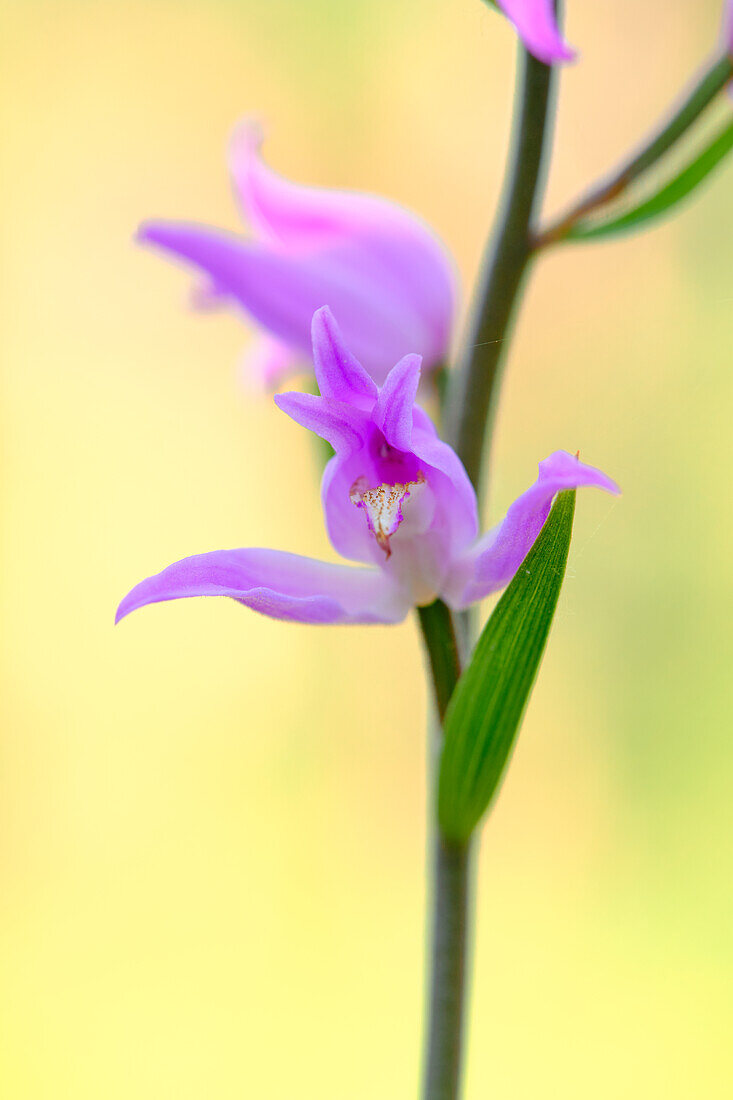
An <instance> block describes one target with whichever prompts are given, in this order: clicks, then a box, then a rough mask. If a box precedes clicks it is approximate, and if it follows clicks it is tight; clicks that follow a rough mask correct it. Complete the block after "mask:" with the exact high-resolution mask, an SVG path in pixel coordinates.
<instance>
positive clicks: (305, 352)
mask: <svg viewBox="0 0 733 1100" xmlns="http://www.w3.org/2000/svg"><path fill="white" fill-rule="evenodd" d="M138 239H139V240H140V241H141V242H142V243H144V244H150V245H153V246H155V247H157V248H159V249H162V250H163V251H164V252H167V253H169V254H170V255H173V256H176V257H178V258H179V259H182V260H184V261H186V262H187V263H190V264H193V265H194V266H195V267H196V268H198V269H199V271H202V272H204V273H205V274H206V275H207V276H208V277H209V279H210V281H211V285H212V290H211V291H210V294H212V293H213V294H214V295H215V296H218V297H220V298H222V297H229V298H231V299H234V300H235V301H236V302H237V303H238V304H239V305H240V306H241V307H242V308H243V309H244V310H246V312H247V313H249V314H250V315H251V316H252V317H253V318H254V319H255V320H256V321H258V322H259V324H260V325H262V327H263V328H264V329H265V330H266V331H267V332H268V333H269V334H270V335H272V336H273V337H275V338H276V339H278V340H280V341H281V342H283V343H286V344H288V345H290V347H291V348H292V349H293V352H294V354H295V355H301V356H303V357H305V358H307V359H310V353H311V321H312V318H313V314H314V313H315V312H316V310H318V309H319V308H320V307H321V306H323V305H324V304H330V306H331V308H332V309H333V310H334V311H335V312H336V313H337V315H338V317H339V323H340V325H341V327H342V329H343V331H344V335H345V339H346V341H347V343H348V345H349V347H350V348H352V349H353V354H354V356H355V358H356V359H357V360H358V361H360V362H362V363H363V364H364V365H365V367H366V369H367V370H368V371H369V373H370V374H372V375H373V376H374V377H375V378H376V379H378V380H380V379H383V378H384V377H385V375H386V373H387V371H388V369H389V367H390V366H391V365H392V364H393V363H394V362H395V361H396V360H397V359H398V358H399V357H400V356H401V355H404V354H405V352H406V351H408V350H416V351H419V352H422V353H424V354H425V355H427V356H429V357H430V360H431V361H432V362H436V361H437V359H438V358H440V356H441V355H442V354H443V353H444V351H445V346H446V340H447V336H445V334H443V335H440V334H437V335H436V332H434V331H433V321H434V320H435V317H436V316H438V314H437V313H436V312H435V310H434V308H433V306H432V305H429V303H427V302H425V303H423V304H422V305H421V308H419V309H418V308H417V307H416V306H414V305H413V304H412V303H411V301H410V300H409V299H410V294H411V292H412V290H411V287H412V284H414V283H415V282H416V280H417V281H419V280H420V278H421V277H422V276H421V274H420V270H419V267H418V268H417V271H416V273H415V274H414V276H411V275H410V274H409V273H408V275H407V277H406V280H405V279H404V278H402V277H401V278H400V279H399V280H397V279H395V278H391V277H390V275H389V273H388V272H387V271H385V269H384V265H383V264H382V262H381V260H380V259H379V257H378V256H377V254H376V252H377V250H375V249H374V248H372V249H367V248H365V247H364V246H363V245H362V244H361V243H360V242H358V241H353V240H346V241H344V242H342V243H341V244H339V245H335V246H334V247H333V248H331V249H330V250H324V251H321V252H308V253H303V252H285V251H283V250H282V249H275V248H273V247H272V246H271V245H268V244H261V243H257V242H251V241H246V240H243V239H241V238H238V237H235V236H233V235H232V234H230V233H226V232H225V231H224V230H220V229H209V228H207V227H206V226H200V225H193V224H187V223H177V222H147V223H146V224H144V225H143V226H141V228H140V230H139V233H138ZM394 247H397V246H396V245H395V246H394ZM402 260H403V262H409V255H408V256H407V257H402ZM444 306H445V303H443V307H444ZM423 307H424V308H423ZM448 313H449V314H452V307H451V309H449V311H448ZM446 331H447V330H446ZM441 332H442V329H441ZM444 337H445V338H444Z"/></svg>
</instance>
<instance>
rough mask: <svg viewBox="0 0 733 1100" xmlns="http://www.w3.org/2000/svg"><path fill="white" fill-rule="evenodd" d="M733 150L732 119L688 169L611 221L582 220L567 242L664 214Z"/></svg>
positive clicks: (625, 228) (611, 232)
mask: <svg viewBox="0 0 733 1100" xmlns="http://www.w3.org/2000/svg"><path fill="white" fill-rule="evenodd" d="M731 149H733V122H729V123H727V124H726V125H725V126H724V127H723V129H722V130H720V131H719V132H718V133H717V134H716V135H715V137H714V138H713V139H712V141H711V142H710V143H709V144H708V145H707V146H706V147H705V149H704V150H703V151H702V153H700V154H699V156H697V157H696V158H695V159H694V160H693V161H692V162H691V163H690V164H688V165H687V167H686V168H683V170H682V171H681V172H680V173H679V174H678V175H676V176H675V177H674V179H672V180H670V181H669V182H668V183H666V184H665V185H664V187H662V188H661V189H660V190H659V191H657V192H656V193H655V194H654V195H652V196H651V198H648V199H646V200H645V201H644V202H642V203H639V205H638V206H635V207H634V208H633V209H632V210H627V211H626V212H625V213H624V214H621V215H620V216H618V217H615V218H611V220H610V221H605V222H601V224H600V225H599V224H597V223H595V224H593V223H592V222H586V223H585V224H584V223H583V222H580V223H579V224H578V225H575V226H573V228H572V229H571V230H570V231H569V232H568V233H567V235H566V237H565V240H568V241H591V240H597V239H599V238H601V237H610V236H613V235H615V234H617V233H628V232H629V231H630V230H633V229H636V228H637V227H639V226H641V225H642V224H643V223H644V222H648V221H651V220H653V219H655V218H659V217H661V216H662V215H663V214H666V213H667V211H669V210H672V209H673V207H675V206H676V205H677V204H678V203H679V202H682V200H683V199H686V198H687V196H688V195H691V194H692V192H693V191H694V190H695V189H696V188H697V187H699V185H700V184H701V183H702V182H703V180H705V179H707V177H708V176H709V175H710V173H711V172H712V171H713V169H714V168H716V167H717V165H718V164H720V162H721V161H722V160H723V159H724V157H725V156H726V155H727V154H728V153H729V152H730V151H731Z"/></svg>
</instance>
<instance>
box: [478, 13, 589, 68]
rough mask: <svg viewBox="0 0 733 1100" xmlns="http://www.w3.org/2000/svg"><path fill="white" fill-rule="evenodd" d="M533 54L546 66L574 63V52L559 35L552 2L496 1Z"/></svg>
mask: <svg viewBox="0 0 733 1100" xmlns="http://www.w3.org/2000/svg"><path fill="white" fill-rule="evenodd" d="M495 2H496V5H497V7H499V8H501V10H502V11H503V12H504V14H505V15H506V17H507V19H508V20H509V21H510V22H511V23H513V24H514V26H515V27H516V30H517V34H518V35H519V37H520V38H521V39H522V41H523V42H524V45H525V46H526V47H527V49H528V50H529V52H530V53H531V54H534V56H535V57H536V58H537V59H538V60H539V61H544V63H545V65H556V64H558V63H559V62H563V61H573V60H574V58H575V51H574V50H573V49H571V47H570V46H568V44H567V42H566V41H565V39H564V38H563V36H562V34H561V33H560V28H559V27H558V25H557V19H556V17H555V9H554V5H553V3H552V0H495Z"/></svg>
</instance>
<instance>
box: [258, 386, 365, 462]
mask: <svg viewBox="0 0 733 1100" xmlns="http://www.w3.org/2000/svg"><path fill="white" fill-rule="evenodd" d="M275 404H276V405H277V407H278V408H279V409H282V411H283V412H284V413H287V415H288V416H289V417H292V419H293V420H294V421H295V422H296V423H297V424H300V425H301V426H302V427H303V428H307V429H308V431H310V432H315V433H316V435H319V436H320V437H321V439H326V440H327V441H328V442H329V443H330V444H331V446H332V447H333V449H334V450H335V451H337V452H338V453H346V454H350V453H351V452H352V451H354V450H356V448H357V447H360V446H361V445H362V443H363V442H364V433H365V430H366V416H365V414H364V413H362V412H361V411H360V410H359V409H355V408H353V407H352V406H351V405H347V404H345V403H344V402H342V401H332V400H331V399H330V398H327V397H317V396H316V395H315V394H312V393H279V394H276V395H275Z"/></svg>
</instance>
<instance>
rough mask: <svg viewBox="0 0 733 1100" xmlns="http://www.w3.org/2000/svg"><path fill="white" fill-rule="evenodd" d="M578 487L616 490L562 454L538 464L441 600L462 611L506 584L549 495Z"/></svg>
mask: <svg viewBox="0 0 733 1100" xmlns="http://www.w3.org/2000/svg"><path fill="white" fill-rule="evenodd" d="M582 486H594V487H595V488H597V489H604V490H605V491H606V492H607V493H620V491H621V490H620V489H619V487H618V485H616V483H615V482H614V481H612V480H611V479H610V478H609V477H607V476H606V474H604V473H602V472H601V470H597V469H596V468H595V467H594V466H587V465H586V464H585V463H583V462H581V461H580V459H578V458H577V457H574V456H573V455H570V454H568V452H567V451H555V453H554V454H552V455H550V457H549V458H546V459H545V461H544V462H541V463H540V467H539V477H538V478H537V481H536V482H535V483H534V485H532V486H530V488H529V489H527V491H526V492H525V493H523V494H522V495H521V496H520V497H518V498H517V500H515V501H514V504H512V505H511V507H510V508H509V510H508V512H507V514H506V516H505V517H504V519H503V520H502V522H501V523H500V524H499V525H498V526H497V527H495V528H494V529H493V530H491V531H489V532H488V533H487V534H486V535H484V536H483V537H482V538H481V539H479V541H478V542H477V543H476V544H475V546H473V547H472V549H471V550H470V551H469V552H468V553H467V554H466V555H465V556H464V557H463V558H462V559H459V560H457V561H456V563H455V566H454V570H453V575H452V577H451V579H450V581H449V584H448V586H447V591H446V593H445V597H444V598H445V599H446V600H447V602H448V603H450V605H451V606H452V607H456V608H460V607H467V606H468V605H469V604H472V603H474V602H475V601H476V600H481V599H483V598H484V596H488V595H489V593H490V592H495V591H496V590H497V589H499V588H503V587H504V586H505V585H506V584H508V583H509V581H510V580H511V579H512V577H513V576H514V574H515V573H516V571H517V569H518V568H519V566H520V565H521V564H522V561H523V560H524V558H525V557H526V555H527V552H528V551H529V549H530V547H531V546H532V543H533V542H534V540H535V539H536V538H537V535H538V534H539V533H540V531H541V529H542V525H543V524H544V522H545V520H546V519H547V516H548V514H549V511H550V507H551V505H552V499H553V497H554V496H555V494H556V493H559V492H560V491H561V490H563V489H579V488H581V487H582Z"/></svg>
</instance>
